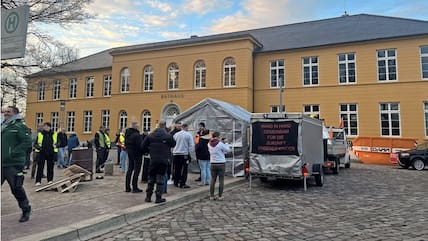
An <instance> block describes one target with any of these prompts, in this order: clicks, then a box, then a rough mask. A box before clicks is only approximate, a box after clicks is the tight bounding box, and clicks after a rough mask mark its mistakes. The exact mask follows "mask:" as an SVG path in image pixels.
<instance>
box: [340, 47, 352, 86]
mask: <svg viewBox="0 0 428 241" xmlns="http://www.w3.org/2000/svg"><path fill="white" fill-rule="evenodd" d="M337 61H338V64H339V83H341V84H350V83H355V82H356V77H355V73H356V72H355V53H347V54H339V55H337Z"/></svg>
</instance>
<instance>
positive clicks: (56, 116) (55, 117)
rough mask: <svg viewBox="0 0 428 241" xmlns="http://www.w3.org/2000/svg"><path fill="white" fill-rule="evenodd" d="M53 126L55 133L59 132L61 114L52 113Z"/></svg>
mask: <svg viewBox="0 0 428 241" xmlns="http://www.w3.org/2000/svg"><path fill="white" fill-rule="evenodd" d="M51 125H52V130H53V131H58V126H59V113H58V112H51Z"/></svg>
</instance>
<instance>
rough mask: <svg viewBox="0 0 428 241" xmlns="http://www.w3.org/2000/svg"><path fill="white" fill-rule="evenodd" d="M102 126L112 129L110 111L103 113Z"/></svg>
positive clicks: (103, 111)
mask: <svg viewBox="0 0 428 241" xmlns="http://www.w3.org/2000/svg"><path fill="white" fill-rule="evenodd" d="M101 125H102V126H104V127H105V128H110V110H102V111H101Z"/></svg>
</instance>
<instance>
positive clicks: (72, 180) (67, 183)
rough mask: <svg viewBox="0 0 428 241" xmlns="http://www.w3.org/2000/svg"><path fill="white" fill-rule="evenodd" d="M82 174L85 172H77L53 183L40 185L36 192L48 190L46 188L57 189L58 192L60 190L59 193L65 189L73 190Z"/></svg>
mask: <svg viewBox="0 0 428 241" xmlns="http://www.w3.org/2000/svg"><path fill="white" fill-rule="evenodd" d="M84 175H85V174H83V173H77V174H74V175H72V176H68V177H66V178H64V179H61V180H59V181H56V182H54V183H51V184H48V185H45V186H43V187H40V188H38V189H36V192H40V191H48V190H57V191H58V192H61V193H64V192H66V191H69V192H74V191H75V190H76V188H77V185H78V184H79V183H80V180H81V178H82V177H83V176H84Z"/></svg>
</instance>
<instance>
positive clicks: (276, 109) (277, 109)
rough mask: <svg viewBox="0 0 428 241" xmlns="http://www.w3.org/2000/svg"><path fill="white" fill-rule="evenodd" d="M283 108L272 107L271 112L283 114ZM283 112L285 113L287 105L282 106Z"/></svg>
mask: <svg viewBox="0 0 428 241" xmlns="http://www.w3.org/2000/svg"><path fill="white" fill-rule="evenodd" d="M280 109H281V107H280V106H279V105H271V106H270V112H271V113H281V111H280ZM282 112H285V105H282Z"/></svg>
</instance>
